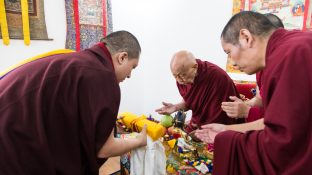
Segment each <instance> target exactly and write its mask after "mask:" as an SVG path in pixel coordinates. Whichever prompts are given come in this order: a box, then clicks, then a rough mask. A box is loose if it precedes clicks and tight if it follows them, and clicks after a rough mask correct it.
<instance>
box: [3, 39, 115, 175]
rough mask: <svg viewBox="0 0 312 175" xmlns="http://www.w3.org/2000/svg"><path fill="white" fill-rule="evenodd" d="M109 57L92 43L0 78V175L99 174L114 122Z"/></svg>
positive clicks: (111, 73) (113, 84)
mask: <svg viewBox="0 0 312 175" xmlns="http://www.w3.org/2000/svg"><path fill="white" fill-rule="evenodd" d="M110 59H111V55H110V53H109V52H108V50H107V49H106V48H102V47H101V46H99V45H95V46H93V47H92V48H90V49H86V50H84V51H81V52H76V53H70V54H60V55H54V56H49V57H46V58H42V59H39V60H36V61H33V62H31V63H27V64H25V65H23V66H21V67H19V68H17V69H15V70H14V71H12V72H10V73H9V74H8V75H6V76H5V77H4V78H2V79H1V80H0V104H1V105H0V174H3V175H4V174H5V175H17V174H44V175H55V174H75V175H80V174H88V175H89V174H98V173H99V165H98V163H97V153H98V151H99V150H100V148H101V147H102V146H103V144H104V143H105V141H106V140H107V138H108V137H109V135H110V133H111V131H112V129H113V127H114V124H115V120H116V116H117V113H118V108H119V102H120V89H119V85H118V82H117V80H116V76H115V73H114V68H113V66H112V62H111V60H110Z"/></svg>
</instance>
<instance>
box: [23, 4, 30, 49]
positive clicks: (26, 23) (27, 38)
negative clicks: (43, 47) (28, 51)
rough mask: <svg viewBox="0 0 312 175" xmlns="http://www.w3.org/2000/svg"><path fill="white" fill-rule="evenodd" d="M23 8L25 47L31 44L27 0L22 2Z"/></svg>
mask: <svg viewBox="0 0 312 175" xmlns="http://www.w3.org/2000/svg"><path fill="white" fill-rule="evenodd" d="M21 6H22V20H23V35H24V43H25V45H27V46H28V45H29V44H30V32H29V15H28V2H27V0H21Z"/></svg>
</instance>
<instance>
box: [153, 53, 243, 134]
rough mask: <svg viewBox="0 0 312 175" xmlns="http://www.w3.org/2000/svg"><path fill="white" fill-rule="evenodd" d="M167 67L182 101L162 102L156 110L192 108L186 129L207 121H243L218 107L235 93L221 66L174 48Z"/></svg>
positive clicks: (230, 80) (170, 111)
mask: <svg viewBox="0 0 312 175" xmlns="http://www.w3.org/2000/svg"><path fill="white" fill-rule="evenodd" d="M170 67H171V72H172V74H173V76H174V77H175V79H176V80H177V86H178V89H179V92H180V94H181V96H182V97H183V101H182V102H180V103H178V104H170V103H163V104H164V107H162V108H160V109H157V110H156V111H157V112H158V113H160V114H171V113H173V112H176V111H178V110H185V111H186V110H192V118H191V120H190V122H189V124H188V125H187V127H186V129H185V130H186V132H191V131H193V130H195V129H197V128H200V126H201V125H204V124H208V123H223V124H234V123H242V122H243V121H244V119H238V120H237V119H233V118H229V117H228V116H227V115H226V113H225V112H224V111H222V109H221V103H222V102H223V101H227V100H228V97H229V96H239V94H238V91H237V90H236V87H235V85H234V82H233V81H232V79H231V78H230V77H229V76H228V75H227V73H226V72H225V71H224V70H223V69H221V68H220V67H218V66H216V65H214V64H212V63H209V62H208V61H201V60H199V59H195V57H194V56H193V54H192V53H190V52H187V51H180V52H177V53H176V54H175V55H174V56H173V58H172V60H171V64H170Z"/></svg>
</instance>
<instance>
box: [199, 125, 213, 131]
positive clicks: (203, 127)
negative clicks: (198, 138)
mask: <svg viewBox="0 0 312 175" xmlns="http://www.w3.org/2000/svg"><path fill="white" fill-rule="evenodd" d="M201 128H202V129H212V128H213V124H207V125H202V126H201ZM198 131H200V130H198Z"/></svg>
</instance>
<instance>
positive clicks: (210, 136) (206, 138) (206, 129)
mask: <svg viewBox="0 0 312 175" xmlns="http://www.w3.org/2000/svg"><path fill="white" fill-rule="evenodd" d="M201 128H202V129H197V130H196V131H195V136H196V137H197V138H198V139H200V140H201V141H203V142H205V143H214V140H215V138H216V136H217V134H219V133H220V132H223V131H226V127H225V125H223V124H218V123H212V124H207V125H202V126H201Z"/></svg>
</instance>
